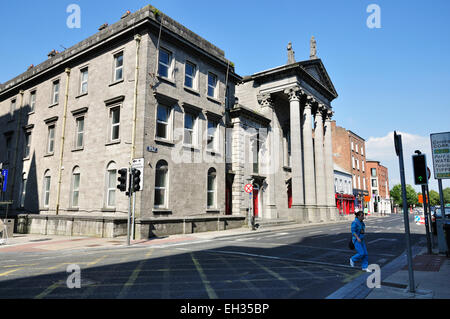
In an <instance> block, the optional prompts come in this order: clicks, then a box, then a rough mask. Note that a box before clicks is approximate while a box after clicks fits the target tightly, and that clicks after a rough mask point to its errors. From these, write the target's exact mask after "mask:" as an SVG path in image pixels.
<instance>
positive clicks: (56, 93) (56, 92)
mask: <svg viewBox="0 0 450 319" xmlns="http://www.w3.org/2000/svg"><path fill="white" fill-rule="evenodd" d="M58 103H59V80H56V81H54V82H53V89H52V104H58Z"/></svg>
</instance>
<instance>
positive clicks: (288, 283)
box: [249, 258, 300, 291]
mask: <svg viewBox="0 0 450 319" xmlns="http://www.w3.org/2000/svg"><path fill="white" fill-rule="evenodd" d="M249 259H250V261H251V262H252V263H254V264H255V265H257V266H258V267H260V268H262V269H263V270H264V271H266V272H268V273H269V274H271V275H272V276H273V277H275V278H277V279H278V280H280V281H284V282H285V283H286V285H288V286H289V288H291V289H294V290H296V291H300V288H298V287H296V286H294V285H293V284H291V283H290V281H289V280H288V279H286V278H284V277H283V276H281V275H280V274H278V273H276V272H274V271H272V270H270V269H269V268H267V267H266V266H263V265H261V264H260V263H258V262H256V261H255V260H253V258H249Z"/></svg>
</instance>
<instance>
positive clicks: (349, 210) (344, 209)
mask: <svg viewBox="0 0 450 319" xmlns="http://www.w3.org/2000/svg"><path fill="white" fill-rule="evenodd" d="M335 198H336V207H337V209H338V210H339V214H341V215H350V214H354V213H355V196H353V195H347V194H338V193H336V194H335Z"/></svg>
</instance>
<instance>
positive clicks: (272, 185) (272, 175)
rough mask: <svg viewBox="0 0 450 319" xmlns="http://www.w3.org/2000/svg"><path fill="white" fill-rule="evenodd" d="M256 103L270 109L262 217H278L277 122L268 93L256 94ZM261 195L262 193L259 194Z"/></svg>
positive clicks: (272, 102)
mask: <svg viewBox="0 0 450 319" xmlns="http://www.w3.org/2000/svg"><path fill="white" fill-rule="evenodd" d="M257 98H258V103H259V105H261V107H262V108H269V109H270V115H271V116H270V118H271V121H270V127H269V128H268V130H267V140H266V143H267V142H268V143H267V145H268V146H267V145H266V147H268V149H269V154H268V155H267V156H268V157H269V158H268V159H267V158H265V159H264V160H263V161H262V162H263V163H264V164H263V167H262V169H263V175H266V176H267V188H266V189H265V190H264V192H265V194H264V209H263V213H264V216H263V218H269V219H273V218H278V213H277V206H276V199H275V196H276V177H277V173H278V168H279V159H278V157H279V144H280V141H279V136H278V135H277V134H276V133H277V132H278V130H277V123H275V121H274V117H275V116H274V112H275V103H274V100H273V99H272V97H271V95H270V94H261V95H258V97H257ZM261 195H263V194H262V193H261V194H260V196H261Z"/></svg>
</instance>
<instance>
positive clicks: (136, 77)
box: [130, 34, 141, 239]
mask: <svg viewBox="0 0 450 319" xmlns="http://www.w3.org/2000/svg"><path fill="white" fill-rule="evenodd" d="M134 40H135V41H136V70H135V71H134V103H133V130H132V132H131V155H130V163H132V162H133V159H134V157H135V153H136V117H137V98H138V80H139V49H140V48H141V35H140V34H137V35H135V36H134ZM130 204H131V198H130ZM135 209H136V193H135V192H133V209H132V211H133V216H132V223H131V238H133V239H134V238H135V236H134V232H135V229H134V228H135V225H134V224H135Z"/></svg>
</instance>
